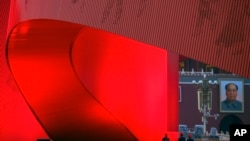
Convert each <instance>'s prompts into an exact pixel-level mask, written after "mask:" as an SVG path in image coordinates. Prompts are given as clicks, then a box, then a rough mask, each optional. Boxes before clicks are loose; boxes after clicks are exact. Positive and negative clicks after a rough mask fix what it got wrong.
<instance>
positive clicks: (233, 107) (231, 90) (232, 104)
mask: <svg viewBox="0 0 250 141" xmlns="http://www.w3.org/2000/svg"><path fill="white" fill-rule="evenodd" d="M225 90H226V99H225V100H223V101H222V102H221V109H222V110H223V111H241V110H242V102H240V101H238V100H237V99H236V98H237V95H238V86H237V85H236V84H234V83H228V84H226V85H225Z"/></svg>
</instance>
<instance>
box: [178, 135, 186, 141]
mask: <svg viewBox="0 0 250 141" xmlns="http://www.w3.org/2000/svg"><path fill="white" fill-rule="evenodd" d="M178 141H186V138H185V137H183V133H180V137H179V139H178Z"/></svg>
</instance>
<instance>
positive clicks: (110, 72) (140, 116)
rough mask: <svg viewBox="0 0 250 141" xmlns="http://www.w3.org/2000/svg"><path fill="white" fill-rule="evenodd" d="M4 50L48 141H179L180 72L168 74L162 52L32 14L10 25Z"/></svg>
mask: <svg viewBox="0 0 250 141" xmlns="http://www.w3.org/2000/svg"><path fill="white" fill-rule="evenodd" d="M7 54H8V61H9V66H10V68H11V71H12V74H13V76H14V77H15V80H16V82H17V83H18V86H19V88H20V90H21V92H22V94H23V96H24V98H25V100H26V101H27V103H28V105H29V106H30V108H31V110H32V111H33V113H34V115H35V116H36V117H37V120H38V121H39V122H40V124H41V125H42V126H43V128H44V129H45V131H46V132H47V134H48V135H49V136H50V137H51V138H52V139H54V140H62V139H68V140H82V139H88V140H120V141H121V140H124V141H128V140H142V141H152V140H160V139H161V138H162V137H163V135H164V133H166V132H169V133H170V138H174V139H176V136H175V134H174V135H173V134H171V133H172V132H175V131H177V124H178V118H177V117H178V104H176V103H177V93H176V91H175V90H177V87H178V86H177V85H178V83H175V81H178V75H173V76H171V77H170V75H171V72H169V73H168V67H169V66H168V62H169V61H171V60H168V59H170V58H169V57H168V54H169V53H167V52H166V51H165V50H162V49H159V48H156V47H153V46H149V45H146V44H143V43H139V42H136V41H133V40H129V39H126V38H123V37H120V36H117V35H113V34H110V33H107V32H103V31H100V30H96V29H93V28H89V27H85V26H82V25H78V24H73V23H67V22H62V21H53V20H31V21H27V22H23V23H20V24H18V25H17V26H16V27H15V28H14V30H13V31H12V33H11V34H10V36H9V41H8V51H7ZM176 60H177V63H176V64H174V63H172V64H171V65H175V66H177V64H178V56H177V58H175V59H173V60H172V62H175V61H176ZM177 72H178V71H177ZM177 72H174V73H176V74H178V73H177ZM170 79H175V80H174V84H172V85H171V87H172V86H173V87H174V88H170V87H168V85H169V84H168V83H167V81H169V80H170ZM170 94H171V96H168V95H170ZM169 97H170V98H171V99H170V98H169ZM171 103H174V104H175V105H174V106H172V107H169V106H170V104H171ZM176 105H177V106H176ZM169 109H172V110H170V111H168V110H169ZM170 112H173V113H171V114H169V113H170ZM170 116H171V117H172V119H173V118H175V119H174V120H173V121H170V119H171V118H170ZM175 127H176V128H175Z"/></svg>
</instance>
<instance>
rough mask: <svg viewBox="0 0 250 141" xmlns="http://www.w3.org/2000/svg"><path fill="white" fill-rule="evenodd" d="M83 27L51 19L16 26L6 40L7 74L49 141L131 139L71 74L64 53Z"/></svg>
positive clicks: (68, 50)
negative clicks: (48, 137) (12, 79)
mask: <svg viewBox="0 0 250 141" xmlns="http://www.w3.org/2000/svg"><path fill="white" fill-rule="evenodd" d="M83 28H85V27H84V26H82V25H78V24H73V23H67V22H62V21H53V20H31V21H26V22H22V23H20V24H18V25H17V26H16V27H15V28H14V29H13V31H12V32H11V34H10V36H9V40H8V51H7V55H8V62H9V66H10V69H11V71H12V74H13V76H14V78H15V80H16V82H17V84H18V86H19V88H20V90H21V92H22V94H23V96H24V98H25V99H26V101H27V103H28V105H29V106H30V108H31V110H32V111H33V112H34V114H35V116H36V117H37V119H38V120H39V122H40V123H41V125H42V126H43V127H44V129H45V130H46V132H47V133H48V135H49V136H50V137H51V138H52V139H53V140H119V141H121V140H124V141H129V140H131V141H133V140H136V138H135V137H134V136H133V135H132V134H131V132H129V131H128V130H127V128H126V127H124V125H122V124H121V123H120V122H119V121H118V120H117V119H116V118H114V116H113V115H112V114H111V113H110V112H108V111H107V110H106V109H105V108H104V107H103V106H102V105H100V103H98V102H97V101H96V100H95V99H94V98H93V97H92V96H91V94H90V93H89V92H88V91H87V89H85V88H84V87H83V86H82V84H81V82H80V81H79V79H78V78H77V76H76V75H75V72H74V70H73V68H72V64H71V57H70V50H71V47H72V43H73V41H74V38H75V36H76V35H77V33H78V32H79V31H80V30H82V29H83Z"/></svg>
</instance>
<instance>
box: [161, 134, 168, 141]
mask: <svg viewBox="0 0 250 141" xmlns="http://www.w3.org/2000/svg"><path fill="white" fill-rule="evenodd" d="M162 141H169V138H168V134H167V133H166V134H165V136H164V137H163V138H162Z"/></svg>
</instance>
